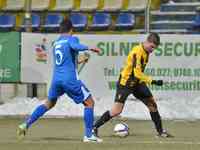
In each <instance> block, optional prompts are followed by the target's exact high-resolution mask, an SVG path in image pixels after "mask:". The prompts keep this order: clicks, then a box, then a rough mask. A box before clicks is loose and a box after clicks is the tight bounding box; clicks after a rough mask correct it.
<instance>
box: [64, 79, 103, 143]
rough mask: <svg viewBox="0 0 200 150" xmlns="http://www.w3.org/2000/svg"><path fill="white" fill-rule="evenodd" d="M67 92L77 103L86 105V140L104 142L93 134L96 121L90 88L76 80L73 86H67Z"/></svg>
mask: <svg viewBox="0 0 200 150" xmlns="http://www.w3.org/2000/svg"><path fill="white" fill-rule="evenodd" d="M65 92H66V94H67V95H68V96H69V97H71V98H72V99H73V100H74V102H75V103H77V104H79V103H82V104H83V105H84V124H85V133H84V139H83V141H84V142H102V140H101V139H99V138H98V137H96V136H94V135H93V134H92V128H93V121H94V100H93V98H92V96H91V93H90V92H89V90H88V89H87V88H86V87H85V85H84V84H83V83H82V82H78V81H77V82H75V83H74V85H73V86H72V87H66V88H65Z"/></svg>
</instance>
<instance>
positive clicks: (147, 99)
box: [134, 84, 171, 137]
mask: <svg viewBox="0 0 200 150" xmlns="http://www.w3.org/2000/svg"><path fill="white" fill-rule="evenodd" d="M134 95H135V97H136V98H138V99H140V100H141V101H142V102H143V103H144V104H145V105H146V106H147V108H148V109H149V113H150V116H151V119H152V121H153V123H154V125H155V128H156V131H157V132H158V135H163V136H164V135H165V136H168V137H169V136H171V135H170V134H168V133H167V132H166V131H165V130H164V129H163V126H162V119H161V116H160V113H159V111H158V107H157V104H156V101H155V99H154V97H153V95H152V93H151V91H150V90H149V88H148V87H147V86H146V85H145V84H139V85H138V86H137V87H136V88H135V91H134Z"/></svg>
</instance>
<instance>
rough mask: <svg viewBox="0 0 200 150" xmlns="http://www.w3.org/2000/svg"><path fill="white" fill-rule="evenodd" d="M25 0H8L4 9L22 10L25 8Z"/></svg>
mask: <svg viewBox="0 0 200 150" xmlns="http://www.w3.org/2000/svg"><path fill="white" fill-rule="evenodd" d="M24 5H25V0H6V4H5V7H3V8H2V10H4V11H21V10H23V9H24Z"/></svg>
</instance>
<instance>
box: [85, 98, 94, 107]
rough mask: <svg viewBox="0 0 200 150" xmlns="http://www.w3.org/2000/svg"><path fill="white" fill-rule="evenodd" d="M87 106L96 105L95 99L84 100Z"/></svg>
mask: <svg viewBox="0 0 200 150" xmlns="http://www.w3.org/2000/svg"><path fill="white" fill-rule="evenodd" d="M83 105H84V106H85V107H94V100H93V99H92V98H89V99H87V100H86V101H84V102H83Z"/></svg>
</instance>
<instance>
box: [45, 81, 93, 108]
mask: <svg viewBox="0 0 200 150" xmlns="http://www.w3.org/2000/svg"><path fill="white" fill-rule="evenodd" d="M64 93H65V94H67V95H68V96H69V97H70V98H71V99H73V100H74V102H75V103H76V104H79V103H82V102H84V101H85V100H86V99H87V98H88V97H90V96H91V94H90V91H89V90H88V89H87V88H86V86H85V85H84V84H83V83H82V82H81V81H80V80H75V81H54V80H53V81H52V83H51V87H50V89H49V93H48V99H49V100H50V101H56V100H57V99H58V97H59V96H61V95H63V94H64Z"/></svg>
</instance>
